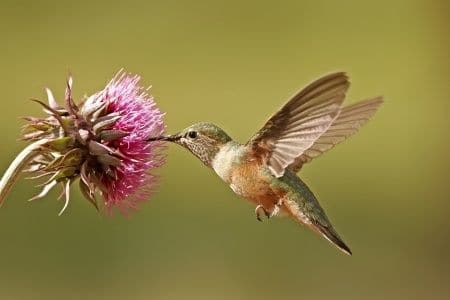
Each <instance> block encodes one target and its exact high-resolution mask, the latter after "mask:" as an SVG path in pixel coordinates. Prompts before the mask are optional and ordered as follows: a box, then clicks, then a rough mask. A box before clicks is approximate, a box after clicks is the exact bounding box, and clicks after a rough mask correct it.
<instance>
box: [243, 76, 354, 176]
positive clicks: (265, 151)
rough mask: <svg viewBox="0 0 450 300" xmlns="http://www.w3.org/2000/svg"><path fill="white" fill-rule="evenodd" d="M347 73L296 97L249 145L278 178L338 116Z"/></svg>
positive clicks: (326, 79) (324, 79)
mask: <svg viewBox="0 0 450 300" xmlns="http://www.w3.org/2000/svg"><path fill="white" fill-rule="evenodd" d="M349 85H350V83H349V81H348V78H347V76H346V75H345V73H342V72H339V73H333V74H330V75H327V76H324V77H322V78H320V79H318V80H316V81H314V82H313V83H311V84H310V85H308V86H307V87H306V88H304V89H303V90H301V91H300V92H299V93H297V94H296V95H295V96H294V97H292V99H290V100H289V101H288V102H287V103H286V104H285V105H284V106H283V107H282V108H281V109H280V110H279V111H278V112H277V113H275V114H274V115H273V116H272V117H271V118H270V119H269V120H268V121H267V122H266V124H265V125H264V127H263V128H262V129H261V130H260V131H258V132H257V133H256V135H255V136H253V138H252V139H250V141H249V142H248V143H247V145H249V146H250V147H252V149H253V151H254V153H255V155H256V156H259V157H262V158H263V159H264V160H265V161H266V162H267V164H268V167H269V169H270V170H271V172H272V173H273V174H274V175H275V176H276V177H281V176H282V175H283V174H284V170H285V169H286V167H288V166H289V165H290V164H292V163H293V162H294V161H295V159H296V158H297V157H299V156H300V155H302V154H303V152H304V151H305V150H307V149H308V148H310V147H311V146H312V145H313V144H314V142H315V141H316V140H317V139H318V138H319V137H320V136H321V135H322V134H323V133H324V132H326V131H327V129H328V128H329V127H330V126H331V124H332V123H333V121H334V120H335V119H336V117H337V116H338V115H339V112H340V108H341V105H342V102H343V101H344V98H345V93H346V91H347V89H348V87H349Z"/></svg>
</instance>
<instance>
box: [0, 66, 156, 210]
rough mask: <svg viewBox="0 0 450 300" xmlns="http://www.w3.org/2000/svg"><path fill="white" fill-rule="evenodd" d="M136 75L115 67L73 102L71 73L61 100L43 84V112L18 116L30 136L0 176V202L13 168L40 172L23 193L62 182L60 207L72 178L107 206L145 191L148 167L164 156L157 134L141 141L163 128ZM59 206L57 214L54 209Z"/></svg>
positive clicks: (133, 204) (150, 184)
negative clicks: (98, 86) (96, 88)
mask: <svg viewBox="0 0 450 300" xmlns="http://www.w3.org/2000/svg"><path fill="white" fill-rule="evenodd" d="M139 81H140V77H139V76H137V75H135V76H131V75H128V74H126V73H124V72H122V71H121V72H119V73H118V74H117V75H116V76H115V78H114V79H113V80H111V81H110V82H109V84H107V86H106V87H105V88H104V89H103V90H102V91H100V92H97V93H95V94H93V95H92V96H90V97H87V98H86V99H85V101H83V102H82V103H80V104H79V105H76V104H75V103H74V101H73V99H72V78H69V80H68V82H67V89H66V95H65V105H64V106H63V107H62V106H60V105H59V104H58V103H57V102H56V101H55V99H54V97H53V94H52V92H51V91H50V90H49V89H46V91H47V97H48V104H46V103H44V102H41V101H39V100H34V101H36V102H38V103H39V104H41V105H42V106H43V107H44V112H46V113H47V117H45V118H34V117H26V118H25V120H27V121H28V124H26V125H25V126H24V128H23V139H24V140H27V141H32V142H33V143H32V144H30V145H29V146H28V147H26V148H25V149H24V150H23V151H22V153H21V154H19V155H18V156H17V158H16V159H15V160H14V162H13V163H12V164H11V166H10V168H9V169H8V170H7V171H6V173H5V175H4V176H3V178H2V179H1V181H0V204H1V202H2V200H3V199H4V198H5V197H6V194H7V192H8V191H9V189H10V188H11V185H12V183H13V182H14V181H15V179H16V178H17V174H18V172H19V171H21V170H23V169H24V168H25V167H27V168H26V170H24V171H26V172H30V173H31V174H33V175H34V176H33V177H32V178H46V181H45V182H44V183H43V184H42V185H41V186H43V188H42V191H41V192H40V193H39V194H38V195H36V196H35V197H33V198H32V199H30V200H36V199H40V198H43V197H45V196H46V195H47V194H48V192H49V191H50V190H51V189H52V188H53V187H55V186H56V185H57V184H61V186H62V194H61V196H60V197H62V196H64V197H65V204H64V207H63V209H62V210H61V213H62V212H63V211H64V210H65V209H66V207H67V205H68V203H69V199H70V191H69V189H70V186H71V184H72V183H73V182H74V181H75V180H77V179H78V180H79V186H80V189H81V192H82V193H83V195H84V196H85V197H86V198H87V199H88V200H89V201H90V202H91V203H92V204H93V205H94V206H95V207H96V208H98V205H97V199H96V194H97V193H99V194H100V195H101V196H102V198H103V203H104V205H105V207H106V208H107V210H108V211H109V212H111V211H112V209H113V208H114V207H116V208H118V209H119V210H120V211H121V212H123V213H126V212H127V211H128V210H129V209H136V208H137V204H138V202H141V201H143V200H146V199H148V198H149V196H150V194H151V192H152V190H153V188H154V186H155V184H156V181H157V178H156V177H155V175H154V174H152V173H151V171H152V170H153V169H155V168H157V167H160V166H161V165H162V164H163V163H164V155H163V152H162V150H163V148H164V146H163V145H162V144H161V142H156V143H148V142H147V141H146V140H147V139H148V138H149V137H151V136H159V135H161V134H162V133H163V131H164V123H163V113H161V111H160V110H159V109H158V108H157V107H156V104H155V102H154V100H153V97H151V96H150V95H148V93H147V89H144V88H143V87H141V86H140V85H139ZM61 213H60V214H61Z"/></svg>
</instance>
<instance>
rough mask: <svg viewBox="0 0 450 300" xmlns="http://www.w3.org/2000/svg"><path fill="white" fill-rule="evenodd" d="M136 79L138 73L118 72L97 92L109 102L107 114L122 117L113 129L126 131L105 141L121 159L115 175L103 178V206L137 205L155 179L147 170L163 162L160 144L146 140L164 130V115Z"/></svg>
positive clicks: (122, 206) (148, 191)
mask: <svg viewBox="0 0 450 300" xmlns="http://www.w3.org/2000/svg"><path fill="white" fill-rule="evenodd" d="M139 80H140V77H139V76H126V75H125V74H124V73H119V74H118V75H117V76H116V78H115V79H113V80H112V81H111V82H110V83H109V84H108V85H107V86H106V88H105V89H104V90H103V91H102V92H100V93H99V94H100V97H102V98H103V101H105V102H107V103H109V104H108V106H107V109H106V111H107V113H109V114H113V113H118V114H119V115H120V116H121V118H120V119H119V120H117V122H116V123H115V124H114V125H113V129H114V130H119V131H124V132H127V133H128V134H127V135H126V136H124V137H122V138H120V139H117V140H114V141H111V142H109V143H108V144H107V146H109V147H112V148H114V149H117V150H118V151H119V152H120V153H122V154H123V155H124V159H123V160H122V163H121V165H120V166H118V167H117V177H116V178H112V177H110V176H103V178H102V182H103V184H104V185H105V186H106V190H107V191H108V192H107V193H105V194H104V195H103V196H104V198H105V204H106V206H107V207H113V206H117V207H119V208H120V209H122V211H125V210H127V209H129V208H136V204H137V202H139V201H142V200H145V199H147V198H148V197H149V195H150V192H151V191H152V187H153V186H154V184H155V180H156V178H155V176H154V175H152V174H150V173H149V172H148V170H151V169H154V168H157V167H160V166H161V165H162V164H163V162H164V158H163V157H162V156H161V153H160V148H161V147H162V145H161V143H159V144H156V145H155V144H153V143H148V142H147V141H146V139H147V138H148V137H150V136H159V135H161V134H162V133H163V132H164V124H163V122H162V117H163V114H162V113H161V112H160V110H159V109H158V108H157V107H156V104H155V102H154V101H153V97H151V96H149V95H148V94H147V93H146V91H145V90H144V89H143V88H142V87H140V86H139V85H138V84H139Z"/></svg>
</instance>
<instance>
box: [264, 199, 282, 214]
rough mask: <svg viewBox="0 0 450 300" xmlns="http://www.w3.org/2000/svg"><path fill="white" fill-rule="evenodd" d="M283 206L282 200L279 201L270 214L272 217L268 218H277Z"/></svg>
mask: <svg viewBox="0 0 450 300" xmlns="http://www.w3.org/2000/svg"><path fill="white" fill-rule="evenodd" d="M281 204H283V200H282V199H280V200H278V202H277V203H276V204H275V206H274V208H273V210H272V212H271V213H270V217H268V218H272V217H273V216H276V215H277V214H278V213H279V212H280V207H281Z"/></svg>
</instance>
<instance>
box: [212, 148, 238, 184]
mask: <svg viewBox="0 0 450 300" xmlns="http://www.w3.org/2000/svg"><path fill="white" fill-rule="evenodd" d="M244 150H245V149H244V147H243V146H242V145H241V144H239V143H237V142H235V141H230V142H228V143H226V144H224V145H223V146H222V147H220V149H219V151H218V152H217V153H216V155H215V156H214V158H213V159H212V161H211V167H212V168H213V169H214V171H216V173H217V175H219V177H220V178H222V179H223V180H224V181H225V182H229V181H230V176H231V172H232V169H233V166H234V165H235V164H237V163H239V162H240V160H241V157H242V155H243V151H244Z"/></svg>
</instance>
